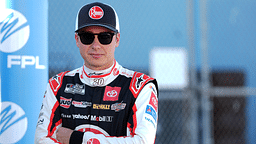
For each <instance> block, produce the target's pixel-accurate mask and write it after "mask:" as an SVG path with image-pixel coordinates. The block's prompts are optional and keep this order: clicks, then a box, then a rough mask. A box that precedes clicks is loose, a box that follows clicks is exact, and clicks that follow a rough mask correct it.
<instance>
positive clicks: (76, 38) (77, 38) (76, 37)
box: [75, 33, 80, 46]
mask: <svg viewBox="0 0 256 144" xmlns="http://www.w3.org/2000/svg"><path fill="white" fill-rule="evenodd" d="M75 40H76V45H77V44H78V42H79V41H80V39H79V36H78V34H77V33H75ZM77 46H78V45H77Z"/></svg>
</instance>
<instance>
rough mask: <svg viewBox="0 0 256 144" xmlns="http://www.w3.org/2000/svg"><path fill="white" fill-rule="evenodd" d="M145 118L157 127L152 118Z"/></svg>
mask: <svg viewBox="0 0 256 144" xmlns="http://www.w3.org/2000/svg"><path fill="white" fill-rule="evenodd" d="M145 120H147V121H149V122H150V123H152V124H153V126H154V127H156V125H155V123H154V122H153V121H152V120H151V119H150V118H147V117H145Z"/></svg>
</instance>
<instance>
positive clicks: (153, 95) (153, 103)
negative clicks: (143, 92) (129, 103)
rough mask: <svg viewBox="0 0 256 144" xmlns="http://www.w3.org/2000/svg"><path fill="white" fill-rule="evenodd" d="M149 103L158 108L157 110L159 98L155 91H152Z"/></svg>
mask: <svg viewBox="0 0 256 144" xmlns="http://www.w3.org/2000/svg"><path fill="white" fill-rule="evenodd" d="M149 104H150V105H151V106H152V107H153V108H154V109H155V110H156V112H157V107H158V100H157V98H156V95H155V94H154V93H153V92H151V96H150V100H149Z"/></svg>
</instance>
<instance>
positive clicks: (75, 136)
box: [69, 131, 84, 144]
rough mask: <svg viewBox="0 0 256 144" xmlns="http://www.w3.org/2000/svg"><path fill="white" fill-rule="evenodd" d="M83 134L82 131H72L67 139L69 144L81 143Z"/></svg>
mask: <svg viewBox="0 0 256 144" xmlns="http://www.w3.org/2000/svg"><path fill="white" fill-rule="evenodd" d="M83 136H84V133H83V132H80V131H73V132H72V134H71V136H70V139H69V144H82V142H83Z"/></svg>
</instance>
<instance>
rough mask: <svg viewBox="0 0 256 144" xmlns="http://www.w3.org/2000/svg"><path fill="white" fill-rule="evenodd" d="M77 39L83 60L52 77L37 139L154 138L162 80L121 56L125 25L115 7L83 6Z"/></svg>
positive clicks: (108, 143) (109, 143) (107, 141)
mask: <svg viewBox="0 0 256 144" xmlns="http://www.w3.org/2000/svg"><path fill="white" fill-rule="evenodd" d="M75 40H76V45H77V47H78V48H79V50H80V54H81V56H82V58H83V59H84V65H83V66H82V67H80V68H78V69H76V70H73V71H71V72H62V73H60V74H58V75H56V76H54V77H52V78H51V79H50V80H49V84H48V85H47V90H46V93H45V95H44V100H43V105H42V108H41V111H40V115H39V118H38V124H37V128H36V134H35V143H43V144H45V143H47V144H48V143H49V144H50V143H63V144H68V143H70V144H81V143H87V144H100V143H101V144H115V143H119V144H122V143H129V144H132V143H143V144H150V143H151V144H152V143H154V140H155V135H156V129H157V120H158V117H157V116H158V115H157V111H158V97H157V95H158V94H157V83H156V80H155V79H153V78H151V77H149V76H147V75H145V74H143V73H139V72H135V71H131V70H128V69H126V68H123V67H122V66H121V65H119V64H118V63H117V62H116V60H115V58H114V52H115V48H116V47H118V45H119V41H120V29H119V21H118V17H117V14H116V12H115V10H114V9H113V8H112V7H111V6H109V5H106V4H102V3H98V2H96V3H91V4H87V5H85V6H83V7H82V8H81V9H80V10H79V12H78V14H77V20H76V30H75Z"/></svg>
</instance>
